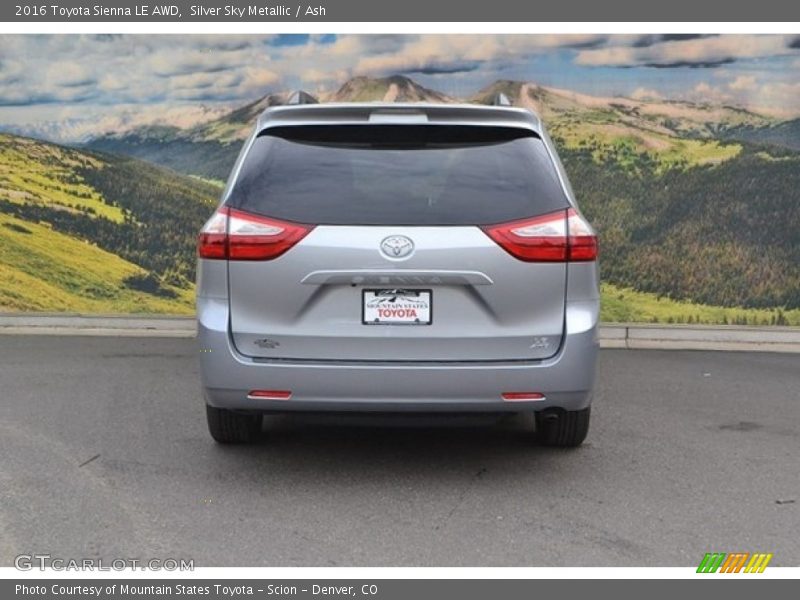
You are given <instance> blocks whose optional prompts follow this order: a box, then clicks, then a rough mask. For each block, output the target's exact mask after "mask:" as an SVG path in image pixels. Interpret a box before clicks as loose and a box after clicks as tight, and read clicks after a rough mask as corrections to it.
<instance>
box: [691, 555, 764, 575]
mask: <svg viewBox="0 0 800 600" xmlns="http://www.w3.org/2000/svg"><path fill="white" fill-rule="evenodd" d="M771 560H772V554H767V553H764V552H754V553H753V554H750V553H749V552H733V553H730V554H726V553H724V552H708V553H706V555H705V556H704V557H703V560H701V561H700V566H698V567H697V572H698V573H717V572H719V573H763V572H764V569H766V568H767V565H768V564H769V561H771Z"/></svg>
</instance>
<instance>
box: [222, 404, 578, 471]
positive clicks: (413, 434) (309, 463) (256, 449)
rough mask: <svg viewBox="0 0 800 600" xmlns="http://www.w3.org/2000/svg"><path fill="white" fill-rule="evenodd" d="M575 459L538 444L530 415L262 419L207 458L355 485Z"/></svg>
mask: <svg viewBox="0 0 800 600" xmlns="http://www.w3.org/2000/svg"><path fill="white" fill-rule="evenodd" d="M575 452H578V453H581V450H580V449H578V450H577V451H576V450H565V449H558V448H555V449H554V448H548V447H545V446H541V445H539V444H538V442H537V439H536V434H535V431H534V426H533V417H532V415H398V414H375V415H364V414H359V415H354V414H296V415H281V416H269V417H267V418H265V423H264V427H263V428H262V432H261V436H260V437H259V439H258V441H257V442H256V443H254V444H249V445H242V446H219V445H217V446H216V451H214V452H213V454H214V455H216V456H217V457H218V458H220V459H222V460H223V462H225V463H229V462H230V463H235V464H236V465H237V467H238V468H240V469H241V468H245V469H247V468H248V467H249V468H252V469H255V470H258V469H260V468H263V469H265V470H266V471H271V472H281V473H285V472H287V471H292V472H293V473H294V474H295V475H298V474H300V473H302V474H304V475H306V476H317V477H321V478H323V479H325V478H327V477H332V476H337V477H341V476H350V477H353V478H355V480H358V479H360V478H361V477H363V476H368V477H378V478H381V479H382V478H384V477H398V478H402V477H406V476H411V477H415V476H421V475H425V474H428V475H431V476H436V475H438V476H444V475H446V474H447V473H451V474H452V473H461V474H462V475H463V474H466V473H469V474H471V475H475V476H476V477H480V476H481V474H482V473H483V472H484V471H485V470H487V469H490V468H493V467H495V466H500V465H502V466H503V470H504V471H508V470H509V469H510V472H514V471H516V470H517V469H528V468H530V467H531V465H532V464H536V463H538V462H541V461H544V462H545V463H546V462H548V461H549V460H550V459H552V460H554V461H559V460H562V459H563V458H565V457H566V456H569V455H570V454H574V453H575ZM222 457H224V458H222ZM548 457H549V458H548Z"/></svg>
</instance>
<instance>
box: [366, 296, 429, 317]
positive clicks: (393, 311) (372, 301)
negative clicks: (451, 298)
mask: <svg viewBox="0 0 800 600" xmlns="http://www.w3.org/2000/svg"><path fill="white" fill-rule="evenodd" d="M432 301H433V292H431V290H402V289H385V290H364V296H363V301H362V311H361V315H362V321H363V323H364V324H365V325H430V324H431V317H432V315H433V312H432V310H431V306H432Z"/></svg>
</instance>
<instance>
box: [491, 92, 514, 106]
mask: <svg viewBox="0 0 800 600" xmlns="http://www.w3.org/2000/svg"><path fill="white" fill-rule="evenodd" d="M512 105H513V102H511V99H510V98H509V97H508V96H506V95H505V94H504V93H503V92H498V93H496V94H495V95H494V97H493V98H492V106H512Z"/></svg>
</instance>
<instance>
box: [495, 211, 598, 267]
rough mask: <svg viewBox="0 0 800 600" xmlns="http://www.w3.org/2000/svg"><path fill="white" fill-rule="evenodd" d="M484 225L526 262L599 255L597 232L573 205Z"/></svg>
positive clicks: (589, 257) (500, 242)
mask: <svg viewBox="0 0 800 600" xmlns="http://www.w3.org/2000/svg"><path fill="white" fill-rule="evenodd" d="M482 229H483V231H484V232H485V233H486V235H488V236H489V237H490V238H492V239H493V240H494V241H495V242H497V244H498V245H500V247H501V248H503V249H504V250H505V251H506V252H508V253H509V254H511V255H512V256H514V257H516V258H518V259H520V260H524V261H526V262H570V261H591V260H595V259H596V258H597V236H596V235H595V233H594V231H593V230H592V227H591V225H589V223H588V222H587V221H586V220H585V219H584V218H583V217H582V216H580V215H579V214H578V213H577V212H576V211H575V209H573V208H570V209H567V210H559V211H557V212H554V213H549V214H546V215H542V216H539V217H534V218H532V219H521V220H519V221H511V222H510V223H503V224H501V225H490V226H487V227H483V228H482Z"/></svg>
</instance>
